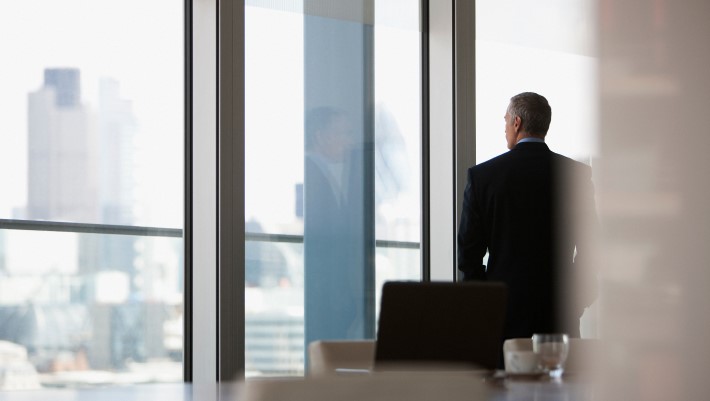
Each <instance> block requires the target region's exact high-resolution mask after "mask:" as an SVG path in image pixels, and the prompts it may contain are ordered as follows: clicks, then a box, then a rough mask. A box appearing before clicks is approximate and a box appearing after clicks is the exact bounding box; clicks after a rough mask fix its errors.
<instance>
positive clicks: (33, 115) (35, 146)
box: [26, 68, 99, 222]
mask: <svg viewBox="0 0 710 401" xmlns="http://www.w3.org/2000/svg"><path fill="white" fill-rule="evenodd" d="M28 102H29V104H28V131H29V132H28V142H29V143H28V152H29V154H28V183H27V212H26V217H27V218H28V219H33V220H55V221H71V222H95V221H97V220H98V217H99V204H98V198H97V196H96V194H97V189H98V182H99V177H98V174H97V173H98V169H97V160H96V158H97V152H96V151H95V149H96V138H97V135H96V130H97V127H96V123H95V120H94V118H93V116H92V114H91V113H90V111H89V110H88V108H87V107H85V106H84V105H83V104H82V103H81V96H80V87H79V70H77V69H71V68H61V69H47V70H45V74H44V86H42V87H41V88H40V89H39V90H37V91H35V92H32V93H30V94H29V98H28Z"/></svg>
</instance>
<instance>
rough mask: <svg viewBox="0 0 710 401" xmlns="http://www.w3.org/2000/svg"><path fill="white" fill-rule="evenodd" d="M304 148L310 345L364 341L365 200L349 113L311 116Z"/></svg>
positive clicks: (327, 112)
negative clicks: (360, 246) (325, 341)
mask: <svg viewBox="0 0 710 401" xmlns="http://www.w3.org/2000/svg"><path fill="white" fill-rule="evenodd" d="M305 142H306V160H305V188H304V208H305V213H304V225H305V227H304V249H305V279H306V281H305V305H306V307H305V314H306V342H307V343H308V342H310V341H313V340H316V339H328V338H330V339H333V338H361V337H362V336H363V332H362V324H363V317H362V309H363V308H362V305H361V303H362V299H363V298H364V293H365V290H364V287H363V282H364V281H363V271H364V267H363V266H362V256H361V254H362V251H361V250H358V249H356V248H357V246H356V245H355V244H357V243H358V241H357V237H358V235H360V236H361V235H362V233H361V232H359V231H361V230H358V227H361V226H362V221H363V219H364V217H363V212H362V211H361V210H358V207H357V206H356V205H357V204H358V200H359V198H361V197H362V196H363V194H362V189H360V190H359V191H358V188H359V187H361V184H360V185H359V184H358V182H359V181H361V176H362V172H361V171H360V170H361V168H362V164H361V163H360V167H359V168H358V163H357V161H356V159H357V158H356V157H355V156H354V155H355V154H356V153H357V152H355V151H354V146H353V145H354V143H355V140H354V138H353V131H352V129H351V125H350V122H349V120H348V118H347V117H346V115H345V113H344V112H343V111H340V110H337V109H334V108H330V107H321V108H316V109H313V110H311V111H310V112H309V113H308V114H307V116H306V133H305ZM358 174H359V175H358ZM358 177H360V179H358ZM359 204H362V202H359ZM360 243H361V241H360Z"/></svg>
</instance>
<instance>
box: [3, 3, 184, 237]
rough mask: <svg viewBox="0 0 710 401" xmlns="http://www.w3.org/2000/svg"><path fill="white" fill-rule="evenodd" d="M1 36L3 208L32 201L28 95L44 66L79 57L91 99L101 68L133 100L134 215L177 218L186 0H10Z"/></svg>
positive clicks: (167, 222) (144, 220)
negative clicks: (29, 198)
mask: <svg viewBox="0 0 710 401" xmlns="http://www.w3.org/2000/svg"><path fill="white" fill-rule="evenodd" d="M0 37H2V38H3V39H2V41H0V54H2V57H3V60H4V61H5V62H3V63H2V66H0V121H2V123H1V124H2V125H1V128H0V130H1V134H0V138H1V142H0V143H1V144H2V146H0V188H3V192H2V196H1V197H0V218H12V217H13V209H15V208H21V207H24V205H25V203H26V197H27V195H26V192H27V185H26V182H27V95H28V94H29V93H30V92H32V91H35V90H37V89H39V88H40V87H41V86H42V81H43V71H44V69H45V68H58V67H74V68H79V69H80V70H81V85H82V99H83V102H84V103H85V104H86V105H88V107H89V108H91V109H93V110H96V108H97V98H98V83H99V80H100V79H101V78H102V77H110V78H114V79H116V80H117V81H118V82H119V84H120V86H121V89H120V92H121V96H122V97H123V98H124V99H128V100H130V101H132V103H133V111H134V114H135V117H136V119H137V121H138V125H139V127H138V134H137V139H136V145H137V151H136V159H137V160H136V164H137V168H138V169H139V170H137V174H136V179H137V181H138V182H137V185H138V188H137V191H136V192H137V197H138V205H137V207H136V213H137V215H138V216H139V217H138V219H139V221H137V224H142V225H162V226H169V227H180V226H181V225H182V220H181V219H182V177H183V175H182V146H183V121H184V120H183V82H184V79H183V3H182V2H181V1H175V0H151V1H140V0H122V1H116V0H65V1H61V2H59V1H55V0H22V1H19V0H18V1H7V2H3V5H2V6H0ZM13 38H16V39H15V40H13ZM165 199H175V200H176V202H165Z"/></svg>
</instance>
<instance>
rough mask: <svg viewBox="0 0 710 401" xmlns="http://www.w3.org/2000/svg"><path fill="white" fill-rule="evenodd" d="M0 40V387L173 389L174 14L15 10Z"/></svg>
mask: <svg viewBox="0 0 710 401" xmlns="http://www.w3.org/2000/svg"><path fill="white" fill-rule="evenodd" d="M0 36H2V37H3V38H5V39H3V40H2V41H0V54H2V55H3V60H5V61H6V62H5V63H3V66H2V67H1V68H0V71H2V73H1V74H0V87H1V88H2V93H0V109H2V110H3V113H2V115H3V121H2V123H3V128H2V132H3V134H2V135H1V136H0V185H1V186H2V188H3V196H2V197H0V219H2V221H0V370H1V371H2V372H3V378H4V380H2V381H0V390H3V389H13V388H37V387H42V386H53V387H56V386H73V385H86V384H110V383H135V382H155V381H180V380H182V349H183V346H182V344H183V338H182V337H183V335H182V327H183V325H182V319H183V301H182V294H183V288H182V285H183V258H182V255H183V241H182V227H183V198H184V195H183V177H184V175H183V142H184V128H183V124H184V118H183V109H184V103H183V102H184V96H183V93H184V90H183V87H184V85H183V82H184V77H183V73H184V71H183V65H184V62H183V57H184V54H183V49H184V43H183V37H184V34H183V4H182V2H174V1H168V0H158V1H149V2H144V1H137V0H128V1H113V0H106V1H99V2H97V1H86V0H62V1H56V0H31V1H20V2H12V3H11V4H7V5H5V6H4V7H3V11H2V13H0Z"/></svg>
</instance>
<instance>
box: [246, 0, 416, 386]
mask: <svg viewBox="0 0 710 401" xmlns="http://www.w3.org/2000/svg"><path fill="white" fill-rule="evenodd" d="M245 39H246V57H245V59H246V81H245V82H246V110H245V111H246V113H245V115H246V152H245V153H246V154H245V157H246V177H245V182H246V184H245V185H246V188H245V194H246V199H245V204H246V206H245V207H246V210H245V218H246V238H247V242H246V244H245V247H246V248H245V252H246V272H245V276H246V287H247V288H246V339H245V341H246V343H245V344H246V361H245V362H246V370H247V372H246V373H247V376H260V375H284V374H287V375H289V374H290V375H301V374H303V373H304V371H305V369H306V366H307V360H306V355H305V350H306V346H307V344H308V343H310V342H311V341H315V340H319V339H320V340H324V339H363V338H373V337H374V335H375V330H376V316H377V305H378V302H379V301H378V300H379V295H378V294H379V288H380V286H381V284H382V282H383V281H384V280H395V279H397V280H403V279H409V280H418V279H419V278H420V276H421V274H420V262H419V237H420V221H419V219H420V217H419V216H420V209H421V207H420V181H421V179H420V177H421V172H420V171H421V169H420V154H421V148H420V142H421V140H420V136H421V73H420V47H421V34H420V30H419V2H418V1H410V0H402V1H373V0H367V1H355V2H351V1H335V2H329V3H328V6H327V7H326V6H324V3H322V2H317V1H303V2H286V3H283V4H280V5H275V3H273V2H261V1H247V8H246V32H245Z"/></svg>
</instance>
